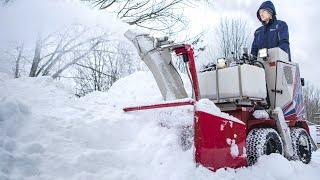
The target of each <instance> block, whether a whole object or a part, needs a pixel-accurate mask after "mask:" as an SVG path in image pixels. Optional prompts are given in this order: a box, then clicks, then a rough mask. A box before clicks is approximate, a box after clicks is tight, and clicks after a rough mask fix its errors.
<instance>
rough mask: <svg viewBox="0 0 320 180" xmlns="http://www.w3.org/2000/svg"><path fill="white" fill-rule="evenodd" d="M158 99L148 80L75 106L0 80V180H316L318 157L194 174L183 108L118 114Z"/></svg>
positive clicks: (59, 92)
mask: <svg viewBox="0 0 320 180" xmlns="http://www.w3.org/2000/svg"><path fill="white" fill-rule="evenodd" d="M161 99H162V98H161V95H160V92H159V90H158V89H157V86H156V83H155V81H154V80H153V77H152V75H151V73H148V72H137V73H135V74H132V75H131V76H129V77H126V78H123V79H120V80H119V81H118V82H116V83H115V84H114V86H113V87H112V88H111V89H110V90H109V91H108V92H105V93H102V92H94V93H91V94H89V95H87V96H85V97H83V98H77V97H75V96H74V95H73V93H72V91H71V90H69V89H68V88H67V87H65V86H63V85H62V84H59V83H57V82H56V81H54V80H52V79H51V78H48V77H41V78H20V79H10V78H9V77H7V76H5V75H4V74H0V179H1V180H6V179H10V180H11V179H19V180H20V179H28V180H29V179H37V180H49V179H50V180H51V179H54V180H60V179H65V180H73V179H74V180H99V179H101V180H102V179H103V180H105V179H107V180H109V179H114V180H121V179H128V180H150V179H166V180H168V179H177V180H178V179H185V180H188V179H190V180H195V179H223V180H225V179H246V180H247V179H268V180H272V179H290V180H291V179H307V180H312V179H314V180H316V179H318V178H319V173H320V152H319V151H318V152H316V153H314V154H313V159H312V161H311V163H310V164H308V165H305V164H302V163H301V162H293V161H288V160H286V159H285V158H283V157H282V156H280V155H277V154H272V155H270V156H263V157H262V158H260V159H259V161H258V163H257V164H256V165H254V166H252V167H247V168H240V169H236V170H234V169H227V170H225V169H220V170H218V171H217V172H215V173H213V172H211V171H209V170H207V169H206V168H203V167H201V166H200V167H196V166H195V164H194V162H193V149H192V148H191V149H189V150H187V151H184V150H183V149H182V148H181V146H180V139H179V136H178V134H179V133H180V131H181V129H180V127H181V125H184V124H186V123H187V124H188V123H191V122H192V112H191V110H192V109H191V107H185V108H182V109H177V108H174V109H170V108H168V110H157V111H155V110H152V111H150V110H149V111H144V112H131V113H124V112H123V111H122V107H124V106H126V105H133V104H145V103H154V102H157V101H161Z"/></svg>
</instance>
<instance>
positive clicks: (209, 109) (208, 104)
mask: <svg viewBox="0 0 320 180" xmlns="http://www.w3.org/2000/svg"><path fill="white" fill-rule="evenodd" d="M196 110H197V111H202V112H206V113H209V114H213V115H216V116H219V117H222V118H225V119H228V120H230V121H232V122H237V123H240V124H244V123H243V122H242V121H240V120H239V119H237V118H236V117H233V116H231V115H229V114H227V113H223V112H221V111H220V109H219V108H218V107H217V106H216V105H215V104H214V103H213V102H212V101H210V100H209V99H201V100H200V101H198V102H197V103H196ZM223 128H224V127H221V128H220V129H221V130H223Z"/></svg>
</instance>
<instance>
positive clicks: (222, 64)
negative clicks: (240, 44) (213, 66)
mask: <svg viewBox="0 0 320 180" xmlns="http://www.w3.org/2000/svg"><path fill="white" fill-rule="evenodd" d="M226 62H227V61H226V60H225V59H223V58H220V59H218V63H217V67H218V68H220V69H221V68H225V67H226V66H227V63H226Z"/></svg>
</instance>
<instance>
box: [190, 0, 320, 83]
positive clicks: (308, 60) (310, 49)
mask: <svg viewBox="0 0 320 180" xmlns="http://www.w3.org/2000/svg"><path fill="white" fill-rule="evenodd" d="M262 2H263V1H261V0H258V1H257V0H215V1H214V3H213V6H212V7H211V8H210V9H203V8H196V9H194V10H193V13H192V15H191V16H192V17H191V18H192V28H193V31H195V32H197V31H201V29H203V28H208V27H212V26H214V24H216V23H217V21H218V20H219V19H220V17H222V16H236V17H243V18H245V19H247V20H248V22H249V23H250V25H251V26H252V28H253V30H252V31H253V32H254V30H255V29H256V28H258V27H259V26H261V24H260V22H259V21H258V19H257V17H256V12H257V9H258V8H259V6H260V5H261V3H262ZM272 2H273V3H274V5H275V7H276V11H277V14H278V15H277V18H278V19H280V20H284V21H286V22H287V24H288V26H289V34H290V47H291V54H292V60H293V61H294V62H298V63H299V64H300V71H301V74H302V77H304V78H305V79H306V80H307V81H310V82H311V83H312V84H316V85H317V86H318V87H320V67H319V64H320V58H319V57H318V53H320V36H319V35H318V33H320V23H319V18H320V1H317V0H303V1H302V0H273V1H272ZM253 32H252V36H253ZM250 44H251V42H250Z"/></svg>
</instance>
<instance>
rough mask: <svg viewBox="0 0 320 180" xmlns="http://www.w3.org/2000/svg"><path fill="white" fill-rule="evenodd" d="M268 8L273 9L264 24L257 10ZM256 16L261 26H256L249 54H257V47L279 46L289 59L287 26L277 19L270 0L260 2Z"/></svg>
mask: <svg viewBox="0 0 320 180" xmlns="http://www.w3.org/2000/svg"><path fill="white" fill-rule="evenodd" d="M268 8H269V9H271V10H272V11H273V17H272V20H270V21H269V23H268V24H265V23H264V22H262V21H261V18H260V14H259V10H260V9H268ZM257 17H258V19H259V20H260V21H261V22H262V24H263V26H261V27H260V28H258V29H257V30H256V31H255V33H254V40H253V43H252V46H251V54H253V55H255V56H257V54H258V51H259V49H262V48H268V49H269V48H274V47H280V48H281V49H282V50H284V51H285V52H287V53H288V55H289V60H291V54H290V46H289V45H290V44H289V32H288V26H287V23H285V22H284V21H281V20H277V18H276V9H275V7H274V5H273V3H272V2H271V1H265V2H264V3H262V4H261V6H260V8H259V9H258V11H257Z"/></svg>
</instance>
